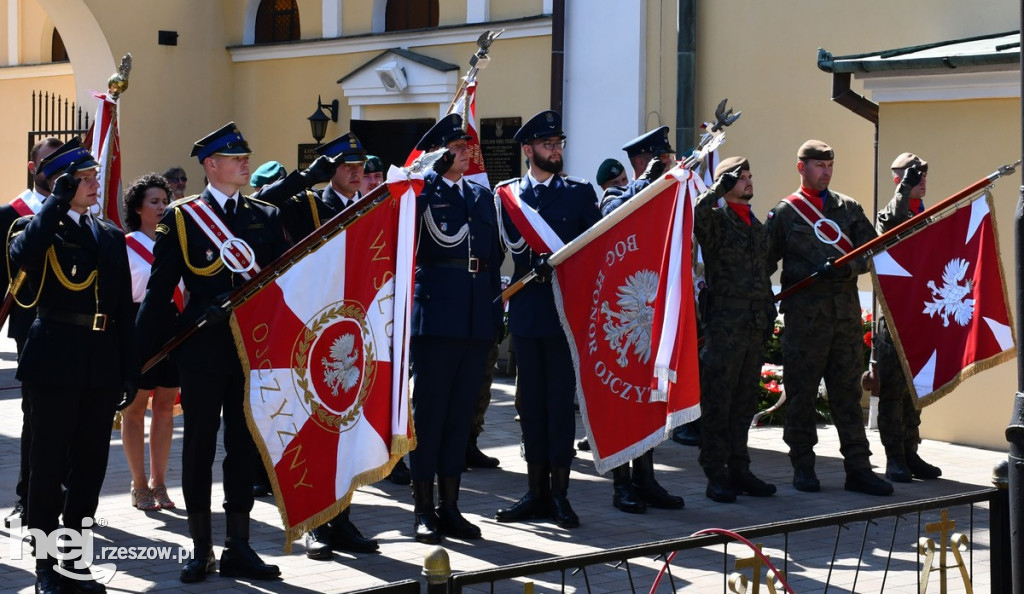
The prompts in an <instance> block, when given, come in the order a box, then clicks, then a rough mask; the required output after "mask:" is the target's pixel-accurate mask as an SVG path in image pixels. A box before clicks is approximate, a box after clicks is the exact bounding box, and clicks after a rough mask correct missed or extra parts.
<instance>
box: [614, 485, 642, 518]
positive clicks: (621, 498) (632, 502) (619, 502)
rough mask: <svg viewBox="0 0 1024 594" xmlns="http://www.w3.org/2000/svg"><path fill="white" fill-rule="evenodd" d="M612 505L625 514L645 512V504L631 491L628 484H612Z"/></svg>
mask: <svg viewBox="0 0 1024 594" xmlns="http://www.w3.org/2000/svg"><path fill="white" fill-rule="evenodd" d="M612 505H614V506H615V507H617V508H618V509H620V510H622V511H624V512H626V513H627V514H643V513H647V504H646V503H644V500H643V499H641V498H640V497H638V496H637V494H636V493H634V492H633V486H632V485H630V484H628V483H627V484H624V485H613V486H612Z"/></svg>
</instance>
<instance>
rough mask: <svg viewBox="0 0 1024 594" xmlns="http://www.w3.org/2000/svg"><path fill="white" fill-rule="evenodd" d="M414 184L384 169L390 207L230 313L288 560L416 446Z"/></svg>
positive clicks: (366, 217)
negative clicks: (412, 397)
mask: <svg viewBox="0 0 1024 594" xmlns="http://www.w3.org/2000/svg"><path fill="white" fill-rule="evenodd" d="M422 184H423V180H422V178H421V177H418V178H414V179H408V178H406V177H405V174H404V173H402V172H401V170H398V169H397V168H395V167H392V168H391V171H389V173H388V185H389V190H390V194H391V196H390V197H389V198H387V199H385V200H384V201H383V202H381V203H379V204H377V205H376V206H373V207H372V208H371V209H370V210H369V211H368V212H366V213H365V214H363V215H362V216H360V217H359V218H358V219H356V220H355V221H354V222H352V223H350V224H349V225H348V226H347V227H345V228H344V230H343V231H341V232H340V233H338V234H336V235H334V236H333V237H331V238H330V239H328V240H327V241H326V242H324V243H322V244H321V245H319V246H318V247H316V248H315V249H313V250H312V251H310V252H308V253H307V254H306V255H304V256H303V257H302V258H301V259H298V260H297V261H295V262H293V263H291V264H288V265H286V266H287V268H286V269H285V272H284V273H283V274H281V275H280V276H279V277H278V278H277V279H276V280H275V281H274V282H273V283H270V284H268V285H267V286H265V287H263V288H262V289H260V290H259V292H258V293H256V294H255V295H253V296H252V297H250V298H249V299H248V300H246V301H245V302H244V303H242V304H241V305H239V306H237V307H236V308H235V309H234V315H233V318H232V330H233V331H234V333H235V341H236V344H237V345H238V350H239V354H240V357H241V360H242V364H243V366H244V369H245V375H246V395H247V398H246V403H245V408H246V415H247V419H248V422H249V429H250V431H251V432H252V434H253V438H254V439H255V440H256V443H257V446H258V448H259V450H260V453H261V455H262V456H263V462H264V465H266V466H267V469H268V471H270V472H268V474H269V476H270V479H271V482H272V483H273V488H274V493H275V495H276V497H277V503H278V508H279V509H280V512H281V518H282V520H283V522H284V527H285V532H286V539H287V540H286V545H285V549H286V550H289V549H290V547H291V542H292V541H293V540H294V539H296V538H298V537H299V536H301V535H302V534H303V533H304V532H307V531H308V530H310V529H312V528H314V527H316V526H319V525H321V524H323V523H324V522H327V521H328V520H330V519H331V518H333V517H334V516H335V515H337V514H338V512H340V511H341V510H343V509H344V508H345V507H347V506H348V505H349V503H350V501H351V498H352V492H353V491H354V490H355V489H356V488H358V487H360V486H363V485H367V484H370V483H373V482H376V481H378V480H380V479H382V478H384V477H385V476H387V474H388V473H389V472H390V471H391V468H392V467H393V466H394V464H395V463H396V462H397V461H398V460H399V459H400V458H401V457H402V456H403V455H405V454H406V453H407V452H408V451H409V449H411V447H412V446H413V445H414V444H415V438H414V437H413V435H412V434H411V426H410V424H409V412H410V410H409V398H408V384H407V372H406V370H407V369H408V344H409V323H408V321H409V316H410V314H411V307H412V274H413V245H414V242H415V225H414V222H415V216H416V194H417V193H418V192H419V189H420V188H422Z"/></svg>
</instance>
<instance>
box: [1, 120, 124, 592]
mask: <svg viewBox="0 0 1024 594" xmlns="http://www.w3.org/2000/svg"><path fill="white" fill-rule="evenodd" d="M40 167H41V169H42V171H43V175H45V176H46V178H47V179H48V180H49V181H50V183H51V184H52V186H51V187H52V188H53V191H52V194H51V195H50V197H49V198H48V199H47V200H46V201H45V202H44V204H43V206H42V208H40V210H39V213H38V214H36V215H35V216H32V217H25V218H22V219H19V220H18V222H17V223H16V224H15V226H14V230H13V232H12V233H13V235H14V238H13V240H12V241H11V247H10V257H11V262H12V264H14V265H16V266H18V267H20V268H21V269H23V270H25V271H26V272H27V273H28V277H29V291H30V292H32V294H33V302H35V303H37V304H38V307H37V311H36V319H35V320H34V321H33V322H32V325H31V327H30V328H29V331H28V337H27V339H26V340H25V348H24V350H23V351H22V353H21V358H20V359H19V362H18V372H17V378H18V379H19V380H20V381H21V382H22V391H23V392H24V393H25V397H26V398H28V399H29V400H30V401H31V402H33V403H34V404H35V406H32V407H31V411H30V417H31V418H30V422H31V425H32V436H33V438H34V439H33V440H32V449H31V453H30V456H31V471H30V473H29V479H28V480H29V488H28V500H29V505H28V510H29V514H28V526H29V528H31V529H33V530H40V531H41V532H42V533H43V534H46V535H52V534H53V532H54V530H56V529H57V528H58V518H59V517H60V516H61V514H62V513H63V520H64V523H63V528H65V529H68V530H71V531H73V532H75V533H78V534H81V533H82V532H81V531H82V530H83V528H91V526H92V524H93V521H94V518H95V515H96V506H97V504H98V503H99V495H100V488H101V487H102V486H103V478H104V476H105V475H106V470H107V458H108V454H109V453H110V431H111V425H112V424H113V418H114V410H115V407H116V406H117V405H118V403H119V401H120V400H121V399H122V394H123V391H124V386H125V383H126V381H127V379H128V378H129V377H131V376H133V375H134V373H135V368H136V367H137V362H136V360H135V358H134V357H133V353H134V352H135V350H134V343H133V332H134V320H133V319H132V288H131V286H132V280H131V272H130V270H129V267H128V252H127V248H126V247H125V242H124V233H122V232H121V231H120V230H119V229H118V228H117V227H115V226H113V225H111V224H110V223H107V222H106V221H102V220H99V219H95V218H93V217H92V216H91V215H90V214H89V209H90V207H92V206H93V205H95V204H96V202H97V192H98V190H99V187H100V184H99V182H98V181H97V179H96V170H97V169H98V168H99V164H98V163H96V161H95V160H94V159H93V157H92V155H91V154H89V151H88V150H86V149H85V148H83V147H82V146H81V143H80V141H79V139H78V138H73V139H72V140H70V141H68V142H67V143H65V144H64V145H62V146H61V147H59V148H58V149H57V150H55V151H54V152H53V153H52V154H50V155H49V156H48V157H46V158H45V159H43V160H42V162H41V163H40ZM57 369H59V371H60V372H59V373H55V370H57ZM41 403H45V406H40V404H41ZM62 483H63V484H66V486H67V493H66V495H65V496H64V497H62V496H61V484H62ZM69 546H71V547H72V548H74V546H75V545H69ZM78 546H79V547H81V543H79V545H78ZM69 552H70V553H71V556H70V557H65V558H63V560H62V573H63V572H65V571H70V572H72V573H75V574H79V576H78V578H77V579H74V580H72V579H70V578H64V581H65V583H64V585H63V587H64V588H66V589H68V590H71V591H75V592H105V591H106V588H105V587H104V586H103V585H102V584H100V583H97V582H95V581H92V577H91V575H90V573H89V565H90V564H91V563H92V559H82V558H80V557H79V558H78V560H77V561H76V553H77V554H78V555H81V554H82V553H83V552H88V551H86V550H85V549H83V548H79V549H78V550H77V551H69ZM47 553H52V551H46V548H45V547H41V548H40V549H39V552H38V554H39V555H40V556H39V557H37V559H36V592H59V591H61V583H60V580H59V579H58V578H59V576H58V573H57V571H56V570H55V567H56V566H55V565H54V564H55V562H56V561H55V559H53V558H49V557H47Z"/></svg>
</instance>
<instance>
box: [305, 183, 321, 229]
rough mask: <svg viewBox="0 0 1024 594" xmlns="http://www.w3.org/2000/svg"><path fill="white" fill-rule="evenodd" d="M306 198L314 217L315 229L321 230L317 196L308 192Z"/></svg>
mask: <svg viewBox="0 0 1024 594" xmlns="http://www.w3.org/2000/svg"><path fill="white" fill-rule="evenodd" d="M306 198H308V199H309V212H310V213H311V214H312V215H313V228H314V229H319V228H320V209H318V208H317V207H316V195H315V194H313V192H311V191H309V190H306Z"/></svg>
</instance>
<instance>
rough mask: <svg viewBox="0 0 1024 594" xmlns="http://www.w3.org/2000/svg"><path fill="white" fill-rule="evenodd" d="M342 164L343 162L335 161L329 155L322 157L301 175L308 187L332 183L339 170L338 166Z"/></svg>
mask: <svg viewBox="0 0 1024 594" xmlns="http://www.w3.org/2000/svg"><path fill="white" fill-rule="evenodd" d="M340 164H341V161H335V160H334V159H332V158H330V157H328V156H327V155H320V156H319V157H317V158H316V160H314V161H313V162H312V163H310V165H309V167H307V168H306V169H305V170H303V171H302V172H301V173H299V175H301V176H302V178H303V179H304V180H305V182H306V187H309V186H315V185H317V184H322V183H324V182H327V181H331V178H332V177H334V172H335V171H337V170H338V165H340Z"/></svg>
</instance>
